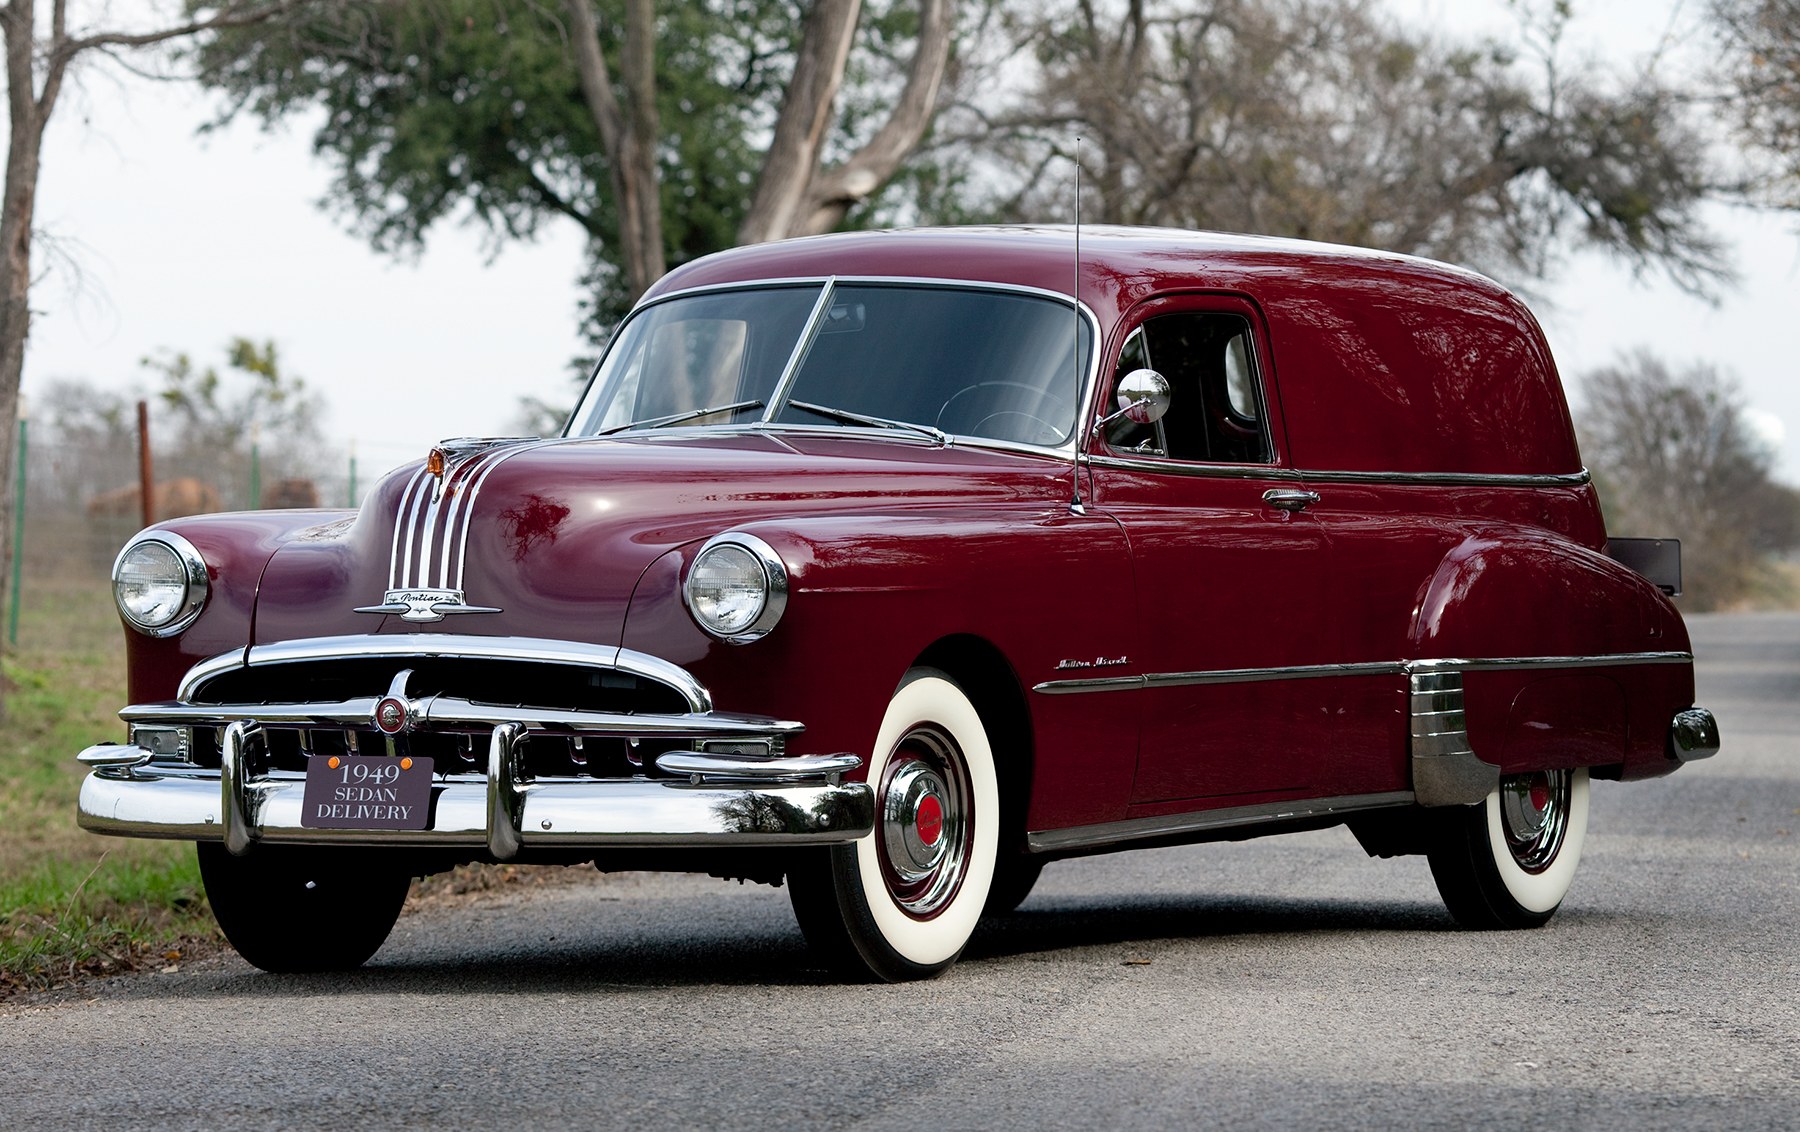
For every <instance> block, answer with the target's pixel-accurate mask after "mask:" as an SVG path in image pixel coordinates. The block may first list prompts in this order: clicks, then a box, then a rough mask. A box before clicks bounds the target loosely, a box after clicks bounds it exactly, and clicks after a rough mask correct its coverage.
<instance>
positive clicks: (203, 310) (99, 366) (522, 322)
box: [25, 0, 1800, 485]
mask: <svg viewBox="0 0 1800 1132" xmlns="http://www.w3.org/2000/svg"><path fill="white" fill-rule="evenodd" d="M1393 2H1394V4H1395V7H1396V9H1397V10H1399V11H1401V12H1403V13H1406V14H1408V15H1410V16H1413V17H1415V18H1422V19H1424V20H1427V21H1429V22H1430V23H1431V24H1432V25H1434V26H1437V27H1440V28H1443V29H1444V30H1446V31H1447V32H1450V31H1461V30H1466V29H1468V28H1470V27H1488V28H1493V29H1497V30H1499V31H1502V32H1504V31H1506V30H1507V29H1508V28H1510V27H1512V26H1513V24H1512V22H1511V17H1510V16H1508V15H1507V13H1506V7H1505V5H1504V4H1503V3H1501V2H1500V0H1455V2H1452V0H1393ZM1577 8H1578V10H1579V11H1581V12H1583V13H1585V15H1584V16H1583V17H1582V18H1580V19H1578V20H1577V22H1576V24H1575V26H1574V28H1573V30H1572V37H1573V38H1574V40H1575V44H1574V45H1575V48H1576V50H1577V51H1580V52H1592V53H1594V54H1596V55H1607V56H1612V57H1617V56H1618V55H1619V54H1620V53H1621V52H1632V51H1639V50H1647V49H1649V48H1651V47H1653V46H1655V45H1656V44H1657V43H1658V42H1659V41H1660V40H1662V39H1664V38H1665V37H1667V36H1668V34H1669V29H1671V28H1673V29H1674V36H1675V38H1676V39H1678V40H1681V39H1691V38H1692V36H1691V32H1692V30H1693V26H1694V23H1693V21H1694V16H1695V15H1696V14H1697V8H1698V5H1696V4H1692V3H1690V4H1688V5H1686V6H1685V7H1681V6H1679V5H1676V4H1671V3H1660V2H1659V3H1642V2H1640V3H1627V2H1624V0H1577ZM1690 9H1691V10H1693V11H1690ZM1672 11H1674V12H1677V13H1678V14H1677V15H1676V16H1675V18H1674V19H1673V20H1671V17H1670V13H1671V12H1672ZM210 106H211V103H210V102H209V100H208V99H207V98H206V97H205V96H203V95H202V94H200V93H199V92H198V91H197V90H195V89H194V88H193V87H191V86H188V85H185V84H168V83H160V84H159V83H155V82H151V81H147V80H144V79H140V78H135V77H132V76H130V75H127V74H126V73H125V72H123V71H122V70H120V69H119V68H118V67H117V66H116V65H114V64H112V63H110V62H108V61H104V60H93V61H90V64H89V66H88V67H87V68H86V69H85V70H83V71H82V72H81V74H80V75H79V76H78V81H77V82H76V84H75V85H74V86H72V87H71V88H70V89H68V90H66V91H65V93H64V96H63V101H62V102H61V103H60V104H59V106H58V108H57V111H56V115H55V117H54V118H53V119H52V121H51V123H50V128H49V133H48V135H47V138H46V141H45V146H44V150H45V152H44V166H43V175H42V180H41V182H40V192H39V198H38V224H39V227H40V228H41V229H42V230H43V231H44V232H45V233H47V234H48V235H49V236H51V237H52V238H53V239H54V241H55V244H56V247H57V248H58V249H59V251H58V253H57V254H56V255H54V256H46V255H45V254H44V252H46V251H47V250H48V249H49V247H50V245H49V244H47V243H46V244H40V245H39V255H38V261H37V266H38V269H39V271H40V273H42V272H43V271H44V270H45V269H46V268H48V269H50V270H49V274H48V275H45V276H43V277H42V278H41V281H40V283H39V285H38V286H37V287H36V289H35V290H34V291H33V296H32V298H33V307H34V308H35V309H36V310H37V312H38V315H37V318H36V320H35V321H34V323H33V326H32V333H31V339H30V343H29V346H28V352H27V355H26V363H25V393H26V397H27V400H28V403H29V400H30V398H31V396H32V393H33V391H34V390H41V389H42V388H44V386H45V385H46V384H47V383H49V382H51V381H53V380H56V379H58V378H78V379H83V380H88V381H91V382H94V383H97V384H101V385H105V386H107V387H110V388H119V389H125V388H128V387H132V386H134V385H137V386H143V387H146V388H148V387H149V386H151V385H152V381H151V380H150V378H151V375H150V374H148V373H147V372H146V371H144V370H143V369H142V367H141V366H140V365H139V359H140V358H142V357H144V356H145V355H146V354H153V353H157V352H159V351H163V350H169V351H186V352H188V353H189V354H191V355H193V356H194V358H195V360H196V362H198V363H200V364H216V365H222V363H223V359H224V348H225V345H226V343H227V342H229V341H230V339H232V338H233V337H236V336H239V335H242V336H247V337H251V338H255V339H258V340H262V339H273V340H274V341H275V343H276V345H277V347H278V348H279V350H280V352H281V356H282V360H283V365H284V367H285V369H286V370H287V371H288V372H290V373H295V374H299V375H301V376H303V377H304V378H306V379H307V381H308V382H309V383H310V384H311V385H312V386H313V387H315V388H316V389H318V390H320V391H322V392H323V393H324V394H325V396H326V398H327V401H328V405H329V418H328V421H327V424H328V428H329V432H330V435H333V436H335V437H340V438H342V439H343V440H344V441H345V442H346V444H348V443H349V442H351V441H354V444H355V447H356V451H357V454H358V458H359V464H360V470H361V473H362V479H363V482H364V484H365V485H366V484H367V483H368V482H369V481H370V480H372V478H373V474H374V473H377V472H379V471H381V470H383V469H386V468H388V467H391V466H393V465H396V464H398V463H401V462H403V461H404V460H407V459H410V458H413V457H415V456H418V455H421V454H423V452H424V451H425V450H426V449H427V448H428V447H429V446H430V444H431V443H432V442H434V441H435V440H438V439H440V438H444V437H449V436H462V435H490V434H494V433H499V432H503V431H505V430H506V428H507V426H508V425H509V424H510V423H511V420H512V418H513V417H514V416H515V415H516V405H517V401H518V399H519V397H520V396H521V395H526V394H529V395H533V396H537V397H542V398H546V399H549V400H552V401H555V402H557V403H567V402H570V401H572V399H573V398H574V396H575V393H576V387H575V386H574V384H573V383H572V382H571V381H570V378H569V369H568V363H569V359H570V358H571V357H573V356H574V355H575V354H576V353H577V352H578V350H579V349H580V348H581V343H580V342H579V339H578V336H577V335H576V333H575V302H576V280H577V275H578V272H579V269H580V261H581V252H582V237H581V233H580V232H579V230H578V229H577V228H576V226H575V225H574V223H573V222H553V223H551V224H549V225H547V226H546V230H545V232H544V235H543V237H542V238H541V239H540V240H539V241H538V242H537V243H535V244H531V245H518V244H513V245H508V246H507V247H506V248H505V249H504V250H503V251H501V252H500V253H499V254H498V255H497V256H493V257H492V258H490V257H489V256H488V255H487V253H486V251H485V250H484V249H483V247H482V240H481V234H480V232H479V231H478V230H477V229H475V228H471V227H463V228H457V227H454V226H448V225H446V226H443V227H441V228H440V229H439V230H438V231H436V232H435V233H434V234H433V236H432V238H431V241H430V243H429V245H428V248H427V250H426V251H425V253H424V254H423V255H422V256H421V257H420V258H419V259H418V261H417V262H415V263H396V262H395V261H393V260H392V259H390V258H386V257H382V256H378V255H376V254H375V253H374V252H372V251H370V250H369V248H368V246H367V244H366V243H365V242H364V241H362V240H361V239H360V238H358V237H356V236H354V235H352V234H350V233H349V232H348V231H347V230H346V229H345V227H344V225H343V224H342V223H340V222H339V220H338V219H336V218H334V217H333V216H332V215H330V214H329V213H327V212H325V211H322V210H321V208H320V207H319V204H318V202H319V201H320V200H321V199H322V198H323V197H324V196H325V195H326V192H327V189H328V187H329V180H330V174H329V171H328V170H327V168H326V166H325V165H324V164H323V163H322V162H320V161H317V160H315V159H314V158H313V156H312V154H311V149H310V138H311V132H310V130H309V129H308V128H307V125H308V124H307V123H305V122H296V123H294V124H293V125H291V126H289V127H287V128H284V129H280V130H277V131H276V132H273V133H265V132H263V131H261V130H260V129H259V128H258V127H257V126H256V125H255V124H253V123H250V122H247V121H246V122H240V123H236V124H234V125H232V126H230V127H228V128H226V129H224V130H222V131H219V132H215V133H212V134H209V135H206V136H204V137H196V135H195V128H196V127H197V126H198V125H199V124H201V123H202V122H203V121H205V120H206V119H207V118H208V116H209V110H210ZM1707 215H1708V219H1709V221H1710V222H1711V223H1713V224H1714V225H1715V226H1716V227H1717V228H1718V229H1719V230H1720V231H1721V232H1723V233H1725V234H1726V235H1728V236H1729V237H1730V238H1731V239H1732V241H1733V242H1734V244H1735V245H1736V247H1735V251H1736V256H1737V262H1738V266H1739V267H1740V269H1741V270H1742V273H1743V284H1742V286H1741V287H1740V288H1739V289H1737V290H1734V291H1732V292H1731V293H1729V294H1727V295H1726V296H1725V298H1724V300H1723V301H1722V302H1721V303H1720V304H1719V305H1718V306H1716V307H1712V306H1708V305H1707V304H1705V303H1702V302H1699V301H1697V300H1695V299H1693V298H1691V297H1688V296H1685V295H1683V294H1681V293H1680V292H1679V291H1677V290H1676V289H1674V288H1673V287H1671V286H1669V285H1668V284H1666V283H1663V282H1661V281H1660V280H1657V279H1654V278H1651V279H1645V280H1634V279H1633V278H1632V276H1631V273H1630V271H1629V270H1628V268H1626V267H1625V266H1624V265H1622V264H1620V263H1617V262H1613V261H1608V260H1606V259H1603V258H1601V257H1597V256H1581V257H1576V258H1574V259H1572V260H1571V261H1570V262H1569V264H1568V265H1567V269H1566V270H1565V271H1562V272H1559V273H1558V275H1557V277H1556V278H1555V279H1552V280H1549V281H1547V282H1544V283H1542V284H1538V285H1536V287H1535V289H1534V291H1533V293H1532V295H1531V296H1530V299H1531V302H1532V305H1533V307H1534V309H1535V310H1536V312H1537V314H1538V316H1539V318H1540V320H1541V321H1542V322H1543V323H1544V326H1545V330H1546V332H1547V333H1548V335H1549V337H1550V344H1551V346H1552V348H1553V349H1554V351H1555V353H1556V357H1557V360H1558V363H1559V365H1560V366H1561V368H1562V371H1563V374H1564V378H1565V381H1566V382H1567V383H1568V384H1569V385H1570V387H1571V393H1572V396H1573V398H1574V399H1576V400H1579V396H1580V390H1579V380H1578V379H1579V375H1580V374H1581V373H1582V372H1584V371H1586V370H1588V369H1591V368H1592V367H1594V366H1597V365H1603V364H1606V363H1607V362H1609V361H1611V360H1613V359H1614V358H1615V357H1617V356H1618V355H1619V354H1620V353H1621V352H1623V351H1626V350H1629V349H1633V348H1637V347H1647V348H1649V349H1651V350H1653V351H1655V352H1656V353H1658V354H1660V355H1662V356H1664V357H1665V358H1667V359H1669V360H1671V361H1673V362H1676V363H1678V364H1679V363H1685V362H1688V361H1692V360H1705V361H1708V362H1711V363H1714V364H1717V365H1719V366H1720V367H1721V368H1723V369H1725V370H1726V371H1727V372H1729V373H1732V374H1734V375H1735V376H1737V377H1738V378H1739V379H1740V380H1741V381H1742V383H1743V385H1744V388H1745V390H1746V392H1747V394H1748V399H1749V401H1750V403H1751V405H1752V406H1753V408H1754V410H1755V416H1756V418H1757V420H1759V421H1760V422H1761V426H1762V428H1763V429H1764V431H1765V435H1767V436H1768V437H1769V438H1770V440H1771V441H1772V442H1773V443H1775V444H1777V446H1778V448H1779V451H1780V454H1781V461H1780V464H1779V469H1778V470H1779V472H1780V474H1781V475H1782V476H1783V477H1784V478H1785V479H1787V480H1789V481H1790V482H1800V347H1797V346H1796V342H1797V341H1800V335H1797V332H1796V323H1797V322H1800V224H1797V223H1796V219H1795V218H1791V217H1788V218H1783V217H1768V216H1758V215H1754V214H1750V213H1747V212H1744V211H1742V210H1731V209H1725V208H1715V209H1711V210H1709V212H1708V214H1707ZM71 264H72V265H73V268H74V269H73V270H71V267H70V265H71Z"/></svg>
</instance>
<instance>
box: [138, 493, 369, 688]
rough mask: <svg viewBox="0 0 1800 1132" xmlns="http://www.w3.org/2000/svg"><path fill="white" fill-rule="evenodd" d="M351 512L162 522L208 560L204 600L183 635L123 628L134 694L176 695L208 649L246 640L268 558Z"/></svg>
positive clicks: (342, 521)
mask: <svg viewBox="0 0 1800 1132" xmlns="http://www.w3.org/2000/svg"><path fill="white" fill-rule="evenodd" d="M349 521H350V514H349V513H348V512H338V511H240V512H226V513H223V514H213V515H191V516H188V517H187V518H183V519H171V520H168V521H166V522H162V523H158V524H156V525H155V526H154V527H152V528H150V529H151V530H163V531H171V532H174V533H175V534H179V535H180V536H181V537H183V538H185V539H187V540H188V541H189V542H191V543H193V544H194V549H196V550H198V551H199V552H200V556H201V558H203V559H205V561H206V580H207V586H208V594H207V599H206V606H205V608H203V609H202V610H201V612H200V616H199V617H198V618H196V619H195V621H194V623H193V624H192V625H191V626H189V627H188V628H187V630H186V631H184V632H182V633H181V634H180V635H178V636H174V637H166V638H162V639H157V638H154V637H146V636H144V635H143V634H141V633H138V632H135V631H133V630H132V629H131V627H130V626H124V630H125V661H126V683H127V690H128V693H129V695H130V702H131V703H136V704H142V703H153V702H156V701H158V700H169V699H174V698H175V690H176V687H177V686H178V685H179V684H180V683H181V678H182V676H183V675H185V674H186V673H187V670H188V669H189V668H192V667H193V666H194V665H195V664H196V663H198V662H200V661H202V660H205V659H206V658H207V657H209V656H217V655H218V654H219V653H222V652H226V651H228V650H231V649H241V648H244V647H246V646H248V645H249V643H250V634H251V629H252V621H253V618H254V615H255V609H256V595H257V590H258V588H259V587H260V585H261V582H262V576H263V571H264V570H265V569H267V567H268V564H269V560H270V559H271V558H273V557H274V555H275V552H276V551H277V550H279V549H280V548H281V547H282V546H283V545H284V544H285V543H287V542H289V541H291V540H292V539H294V538H296V537H299V536H301V535H302V534H303V533H305V532H309V531H311V532H318V531H321V530H325V529H327V528H332V527H335V526H340V525H347V524H348V523H349Z"/></svg>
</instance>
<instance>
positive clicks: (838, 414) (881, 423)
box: [788, 401, 950, 446]
mask: <svg viewBox="0 0 1800 1132" xmlns="http://www.w3.org/2000/svg"><path fill="white" fill-rule="evenodd" d="M788 404H789V405H791V406H793V407H794V408H796V409H805V410H806V411H807V412H809V413H817V414H819V415H820V416H821V417H830V418H831V419H833V420H838V421H845V422H848V423H850V424H865V425H873V426H874V427H876V428H900V429H905V430H907V431H908V432H916V433H920V434H922V435H924V436H929V437H931V439H933V440H935V441H937V442H938V443H939V444H941V445H945V446H948V445H949V443H950V434H949V433H947V432H945V431H944V430H943V429H941V428H933V427H931V426H930V425H925V424H914V423H912V422H911V421H897V420H893V419H892V418H890V417H871V416H869V415H868V414H866V413H853V412H851V411H850V410H849V409H834V408H832V407H831V406H829V405H815V404H813V403H812V402H810V401H789V402H788Z"/></svg>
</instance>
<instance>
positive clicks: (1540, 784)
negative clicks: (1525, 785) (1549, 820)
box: [1531, 774, 1550, 813]
mask: <svg viewBox="0 0 1800 1132" xmlns="http://www.w3.org/2000/svg"><path fill="white" fill-rule="evenodd" d="M1549 804H1550V779H1549V778H1548V777H1546V776H1545V775H1542V774H1540V775H1538V776H1537V777H1536V778H1533V779H1532V780H1531V808H1532V809H1534V810H1536V811H1538V812H1539V813H1542V812H1543V811H1544V808H1545V807H1546V806H1548V805H1549Z"/></svg>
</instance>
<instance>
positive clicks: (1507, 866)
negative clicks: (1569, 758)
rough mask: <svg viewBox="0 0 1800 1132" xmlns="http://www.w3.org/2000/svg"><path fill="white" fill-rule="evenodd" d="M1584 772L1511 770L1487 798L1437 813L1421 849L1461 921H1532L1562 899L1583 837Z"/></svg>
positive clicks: (1472, 924) (1480, 924) (1482, 924)
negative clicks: (1427, 843)
mask: <svg viewBox="0 0 1800 1132" xmlns="http://www.w3.org/2000/svg"><path fill="white" fill-rule="evenodd" d="M1587 819H1588V772H1587V768H1585V767H1582V768H1578V769H1576V770H1548V771H1534V772H1532V773H1529V774H1514V775H1508V776H1506V777H1505V778H1502V779H1501V780H1500V785H1499V786H1498V787H1496V788H1495V789H1494V790H1493V791H1492V792H1490V793H1489V794H1488V796H1487V800H1486V801H1485V802H1482V803H1479V804H1477V805H1474V806H1467V807H1462V808H1460V809H1459V810H1457V811H1456V812H1454V813H1445V814H1443V815H1441V821H1442V824H1441V825H1440V826H1439V828H1438V829H1437V830H1436V831H1435V832H1434V835H1433V837H1432V839H1431V844H1430V846H1429V848H1428V849H1427V851H1426V857H1427V859H1429V860H1430V862H1431V875H1432V877H1433V879H1435V880H1436V881H1437V886H1438V892H1439V894H1441V895H1442V896H1443V898H1444V905H1445V907H1447V908H1448V909H1449V910H1450V915H1451V916H1453V917H1455V919H1456V922H1457V923H1459V924H1461V925H1462V926H1463V927H1465V928H1474V929H1478V930H1490V929H1496V928H1535V927H1541V926H1542V925H1543V924H1545V923H1547V922H1549V920H1550V917H1551V916H1553V915H1555V913H1556V909H1557V908H1558V907H1559V906H1560V905H1561V904H1562V899H1563V896H1564V895H1566V894H1567V893H1568V891H1569V884H1570V882H1572V881H1573V880H1574V879H1575V866H1576V865H1578V864H1579V863H1580V862H1581V845H1582V842H1583V841H1585V840H1586V839H1587Z"/></svg>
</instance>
